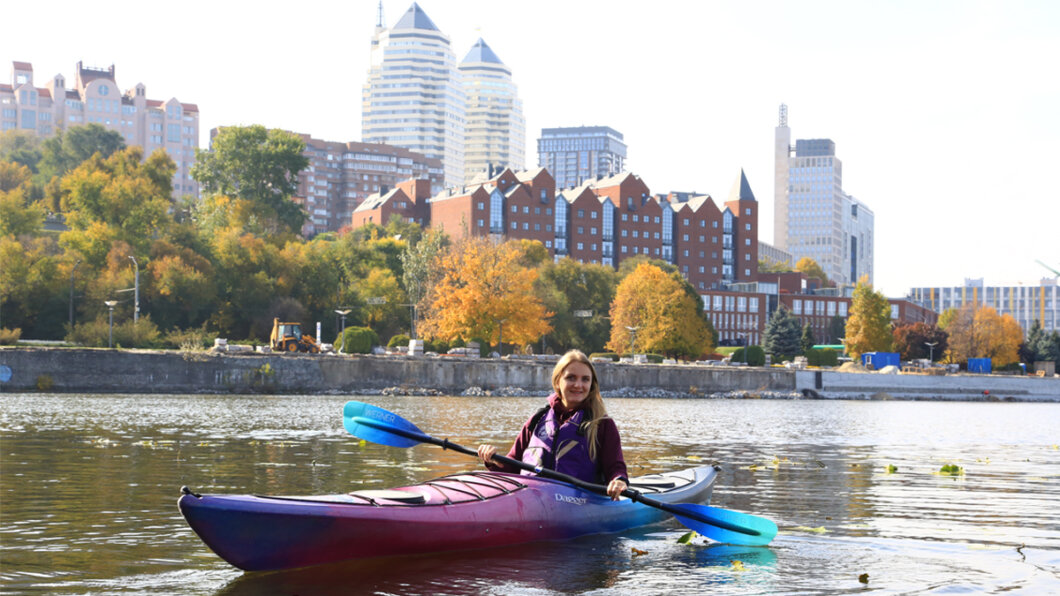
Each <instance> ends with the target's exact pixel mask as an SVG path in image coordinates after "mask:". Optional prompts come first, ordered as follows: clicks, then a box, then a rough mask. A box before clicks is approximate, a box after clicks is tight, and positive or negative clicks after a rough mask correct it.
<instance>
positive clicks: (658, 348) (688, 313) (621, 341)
mask: <svg viewBox="0 0 1060 596" xmlns="http://www.w3.org/2000/svg"><path fill="white" fill-rule="evenodd" d="M697 309H698V303H697V302H696V301H695V300H694V299H692V298H691V297H690V296H689V295H688V293H687V292H686V291H685V288H684V287H683V286H682V284H681V283H679V282H678V281H677V280H675V279H674V278H673V277H672V276H670V275H668V274H667V273H666V272H664V271H663V270H662V269H660V268H659V267H656V266H655V265H652V264H649V263H641V264H639V265H638V266H637V268H636V269H634V270H633V272H632V273H630V274H629V275H627V276H626V277H625V278H624V279H623V280H622V281H621V282H620V283H619V284H618V287H617V288H616V290H615V300H614V302H613V303H612V304H611V339H610V341H608V344H607V346H608V347H609V348H610V349H611V350H614V351H616V352H625V351H626V350H629V349H631V348H632V339H633V338H632V333H631V330H630V329H629V328H630V327H635V328H637V330H636V341H637V350H638V351H645V352H656V353H661V354H666V355H668V356H674V357H692V358H696V357H699V356H702V355H703V354H706V353H709V352H712V351H713V350H714V345H713V336H712V335H711V332H710V329H709V328H708V327H707V325H706V324H705V323H704V320H703V317H702V316H700V313H699V312H697Z"/></svg>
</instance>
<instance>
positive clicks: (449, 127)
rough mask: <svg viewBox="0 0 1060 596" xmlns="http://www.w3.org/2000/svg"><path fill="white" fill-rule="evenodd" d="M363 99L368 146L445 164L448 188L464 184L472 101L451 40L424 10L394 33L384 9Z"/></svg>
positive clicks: (412, 12) (408, 15) (415, 9)
mask: <svg viewBox="0 0 1060 596" xmlns="http://www.w3.org/2000/svg"><path fill="white" fill-rule="evenodd" d="M362 99H363V104H362V112H361V136H362V137H363V140H364V142H366V143H386V144H388V145H393V146H395V147H404V148H406V149H409V150H411V151H415V152H417V153H421V154H423V155H425V156H427V157H429V158H432V159H439V160H441V161H442V164H443V166H444V168H445V178H444V184H445V185H447V186H454V187H455V186H461V185H462V184H463V183H464V147H465V138H464V137H465V122H466V109H467V108H466V106H467V99H466V97H465V91H464V86H463V81H462V76H461V72H460V69H458V68H457V65H456V56H455V55H454V54H453V50H452V48H451V47H450V45H449V37H448V36H446V35H445V34H443V33H442V32H441V31H439V30H438V27H436V26H435V24H434V22H433V21H431V19H430V17H428V16H427V14H426V13H425V12H423V10H422V9H421V8H420V7H419V5H418V4H416V3H413V4H412V6H411V7H409V9H408V11H406V12H405V14H404V15H403V16H402V17H401V19H399V20H398V22H397V23H396V24H395V25H394V26H393V27H392V28H389V29H387V28H385V27H384V26H383V19H382V8H380V15H379V20H378V22H377V23H376V28H375V34H374V35H373V37H372V47H371V67H370V69H369V72H368V79H367V81H366V82H365V84H364V90H363V98H362Z"/></svg>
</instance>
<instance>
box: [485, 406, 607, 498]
mask: <svg viewBox="0 0 1060 596" xmlns="http://www.w3.org/2000/svg"><path fill="white" fill-rule="evenodd" d="M548 405H549V407H550V408H551V409H552V414H553V417H554V418H555V421H556V423H557V424H558V425H559V428H561V429H562V428H563V425H564V423H566V422H568V421H570V418H571V417H573V416H574V415H575V413H577V412H579V411H580V410H581V409H580V408H579V409H575V410H567V409H566V408H564V407H563V402H562V401H561V400H560V399H559V396H558V395H556V394H555V393H553V394H552V395H550V396H549V397H548ZM547 417H548V416H547V413H546V416H543V417H541V419H540V421H539V422H538V424H537V427H541V425H542V424H544V423H545V419H546V418H547ZM579 418H580V417H579ZM532 421H533V417H531V418H530V419H528V420H527V421H526V423H525V424H523V428H522V430H521V431H519V436H518V437H517V438H516V439H515V444H514V445H512V448H511V450H509V451H508V457H510V458H511V459H515V460H520V461H522V460H523V456H524V453H525V451H526V449H527V447H530V446H531V442H532V441H534V442H536V441H537V439H535V438H534V431H535V430H536V428H531V427H530V423H531V422H532ZM575 424H576V423H575ZM568 426H569V425H568ZM568 457H570V455H568ZM585 457H587V455H586V456H585ZM547 459H548V458H546V461H544V462H542V463H544V464H545V467H548V468H552V467H553V466H554V465H555V463H554V462H552V461H547ZM561 459H562V458H561ZM584 463H586V464H587V465H589V466H594V467H595V470H596V474H595V476H596V478H592V479H590V478H584V477H583V478H582V480H587V481H590V482H600V483H602V484H607V483H608V482H610V481H611V480H613V479H615V478H622V479H626V478H627V475H626V474H627V472H626V462H625V460H624V459H623V457H622V441H621V439H620V438H619V436H618V427H617V426H615V421H614V420H612V419H611V418H610V417H608V418H604V419H603V420H601V421H600V422H599V423H597V430H596V461H595V462H591V461H589V462H584ZM568 466H569V467H568ZM486 467H487V468H489V469H491V470H495V471H501V472H513V473H517V472H519V469H518V468H515V467H509V466H505V465H503V464H497V463H489V464H486ZM561 467H562V468H568V471H574V470H577V469H578V468H580V467H581V466H579V465H578V464H577V463H574V462H571V463H569V464H568V465H563V466H561ZM560 471H561V472H565V473H568V472H566V471H564V470H563V469H561V470H560ZM570 475H572V476H581V474H577V473H575V474H570Z"/></svg>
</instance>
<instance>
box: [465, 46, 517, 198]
mask: <svg viewBox="0 0 1060 596" xmlns="http://www.w3.org/2000/svg"><path fill="white" fill-rule="evenodd" d="M459 70H460V74H461V80H462V82H463V86H464V94H465V97H466V99H467V106H466V111H465V113H466V121H465V125H464V180H472V179H473V178H475V177H476V176H477V175H480V174H485V173H487V172H488V171H489V169H490V167H502V168H505V167H507V168H511V169H512V170H514V171H520V170H522V169H523V168H524V164H525V161H526V121H525V119H524V117H523V101H522V100H521V99H520V98H519V90H518V87H517V86H516V85H515V83H514V82H513V81H512V70H511V69H510V68H508V67H507V66H506V65H505V64H504V62H502V61H501V59H500V58H498V57H497V54H496V53H494V51H493V50H492V49H491V48H490V47H489V46H488V45H486V42H485V41H483V40H482V39H481V38H479V40H478V41H477V42H475V45H474V46H472V48H471V51H470V52H468V53H467V56H465V57H464V60H463V61H462V62H461V63H460V66H459Z"/></svg>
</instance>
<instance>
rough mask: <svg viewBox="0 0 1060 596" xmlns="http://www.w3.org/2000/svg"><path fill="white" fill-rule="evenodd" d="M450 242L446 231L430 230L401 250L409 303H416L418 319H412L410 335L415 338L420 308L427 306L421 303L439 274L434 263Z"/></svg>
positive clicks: (403, 277) (403, 275)
mask: <svg viewBox="0 0 1060 596" xmlns="http://www.w3.org/2000/svg"><path fill="white" fill-rule="evenodd" d="M448 244H449V238H448V236H446V235H445V233H444V232H441V231H435V230H428V231H427V233H426V234H424V235H423V237H422V238H421V239H420V241H419V242H416V243H415V244H413V243H412V242H409V244H408V245H406V247H405V250H403V251H402V252H401V270H402V279H401V281H402V283H403V284H404V286H405V292H406V293H407V295H408V298H409V304H412V305H415V307H414V313H416V315H415V316H416V319H417V320H414V321H412V325H411V327H412V328H411V333H410V335H411V336H412V337H413V338H416V337H417V329H416V326H417V323H418V318H419V317H418V312H419V309H420V308H422V307H423V306H425V305H423V304H421V303H422V301H423V298H424V296H426V295H427V294H428V293H430V290H431V287H433V286H434V282H435V281H436V277H437V276H436V275H435V269H434V268H433V267H432V264H433V263H434V261H435V259H437V258H438V255H439V254H441V252H442V250H444V249H445V247H446V246H448Z"/></svg>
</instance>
